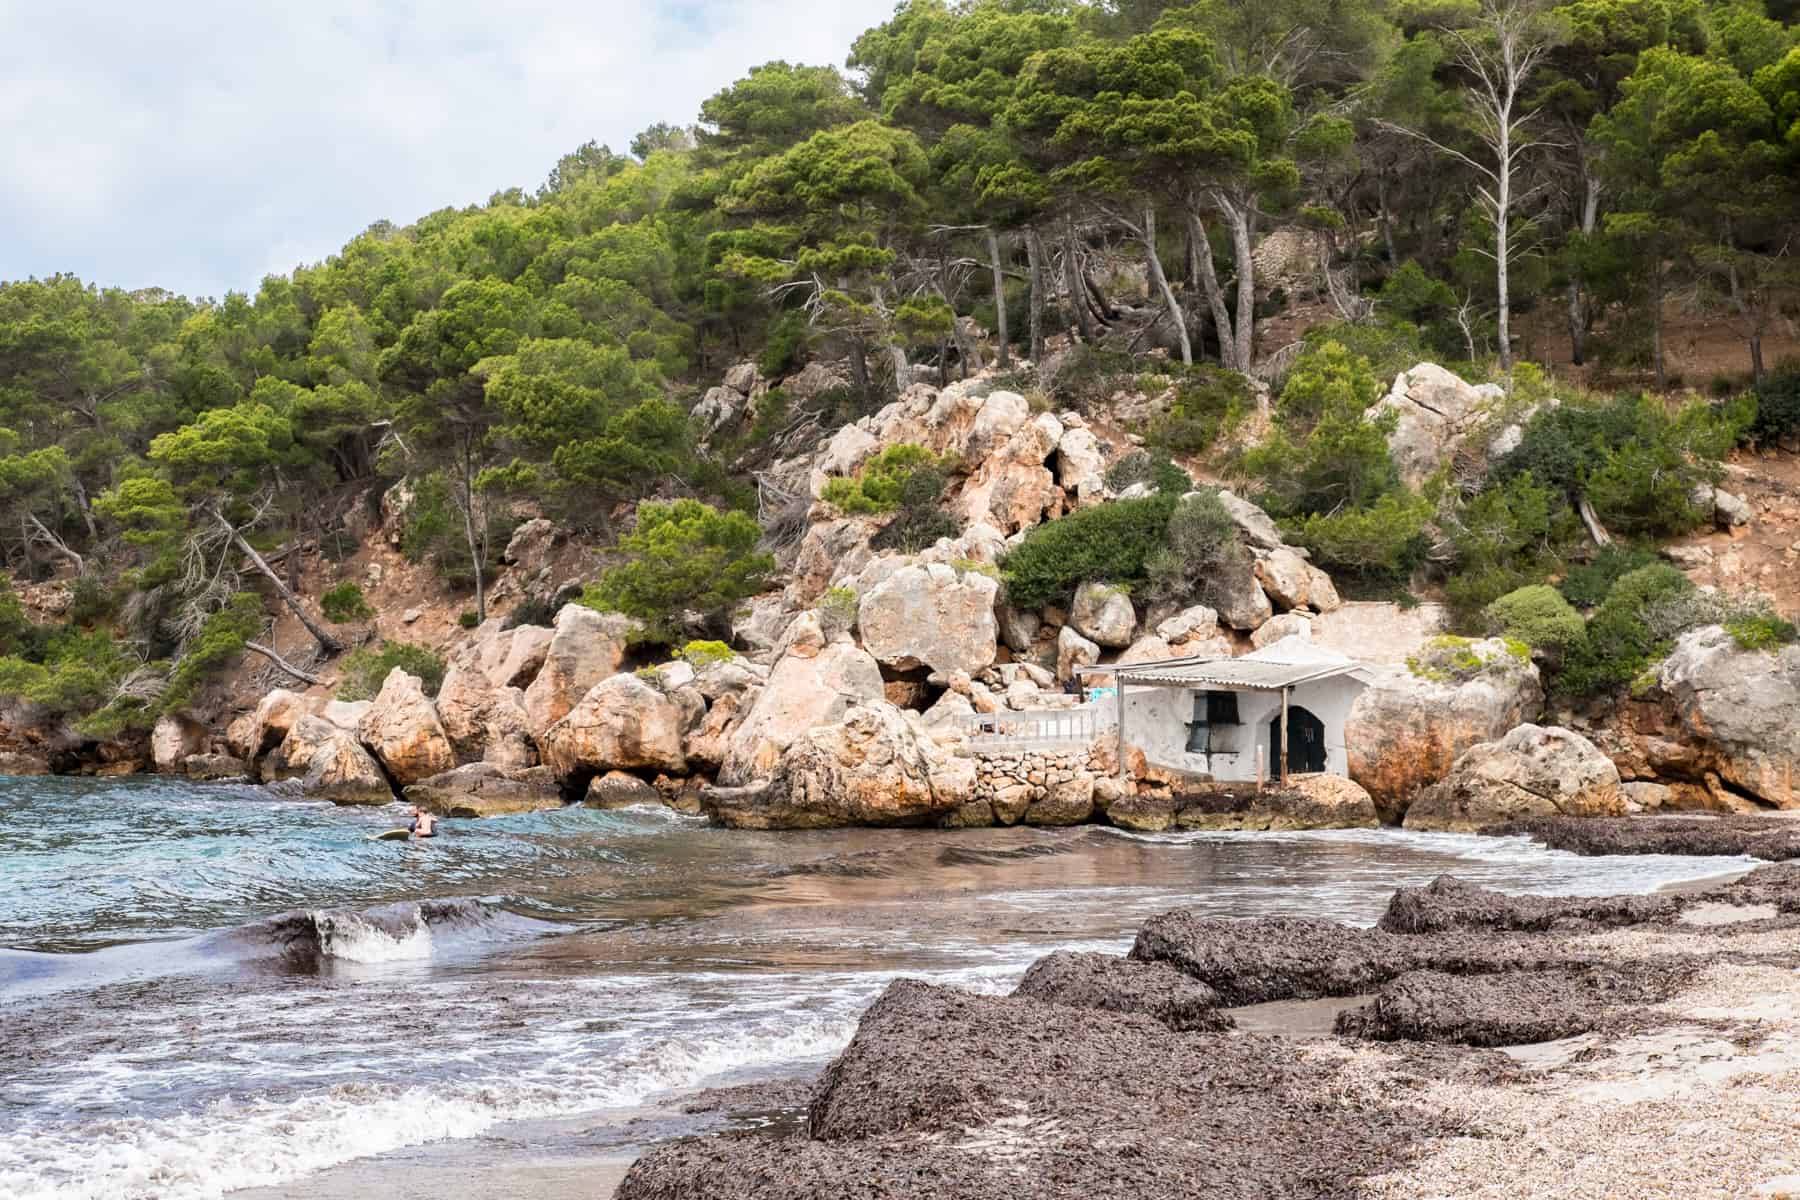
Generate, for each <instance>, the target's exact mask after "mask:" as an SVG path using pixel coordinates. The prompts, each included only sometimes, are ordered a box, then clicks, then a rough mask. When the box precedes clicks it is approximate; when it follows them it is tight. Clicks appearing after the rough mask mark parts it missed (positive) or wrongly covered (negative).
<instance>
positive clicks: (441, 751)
mask: <svg viewBox="0 0 1800 1200" xmlns="http://www.w3.org/2000/svg"><path fill="white" fill-rule="evenodd" d="M356 734H357V737H358V739H359V740H360V741H361V742H362V744H363V745H364V746H367V747H368V748H369V750H370V751H371V752H372V753H373V754H374V755H375V757H376V758H377V759H379V760H380V762H381V765H382V766H383V767H385V768H386V769H387V773H388V775H389V776H390V777H391V778H392V779H393V780H394V782H395V783H396V784H397V785H398V786H400V787H405V786H406V785H407V784H410V783H417V782H419V781H420V780H421V779H429V778H431V776H433V775H441V774H442V773H443V772H445V771H448V770H449V769H450V768H452V767H454V766H455V765H456V751H455V749H454V748H453V747H452V746H451V744H450V736H449V735H448V734H447V733H445V732H444V723H443V722H442V721H441V720H439V719H438V714H437V707H436V706H435V705H433V704H432V702H431V700H430V698H429V697H427V696H426V695H425V689H424V686H423V684H422V683H421V682H420V680H419V677H418V676H417V675H408V674H407V673H406V672H405V671H403V670H401V669H400V668H399V667H395V668H394V669H393V670H392V671H390V672H388V677H387V679H386V680H384V681H383V682H382V685H381V692H380V694H379V695H377V696H376V697H375V699H374V700H373V701H371V702H370V705H369V711H368V712H367V713H365V714H364V715H363V719H362V724H361V725H359V726H358V727H357V731H356Z"/></svg>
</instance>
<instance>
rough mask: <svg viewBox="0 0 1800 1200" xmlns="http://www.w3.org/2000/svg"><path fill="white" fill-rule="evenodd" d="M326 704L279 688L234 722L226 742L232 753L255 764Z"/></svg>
mask: <svg viewBox="0 0 1800 1200" xmlns="http://www.w3.org/2000/svg"><path fill="white" fill-rule="evenodd" d="M323 704H324V701H322V700H315V699H313V698H312V697H309V696H302V695H301V694H300V693H298V692H290V691H288V690H287V689H286V688H275V689H274V690H273V691H271V692H269V693H268V694H267V695H265V696H264V697H263V698H262V699H261V700H259V701H257V704H256V708H255V710H253V711H252V712H249V713H246V714H244V715H243V716H241V717H239V718H238V719H237V720H235V721H233V722H232V723H231V727H230V728H229V729H227V730H226V733H225V741H226V744H227V745H229V746H230V747H231V752H232V754H234V755H236V756H237V757H238V758H241V759H243V760H244V761H245V762H252V763H253V762H255V761H256V760H257V759H259V758H261V757H262V756H263V755H264V754H266V753H268V752H269V751H270V750H273V749H274V748H275V747H276V746H278V745H280V744H281V739H282V738H285V737H286V736H287V735H288V731H289V730H291V729H293V727H294V723H295V722H296V721H298V720H299V719H300V718H301V717H304V716H310V715H312V714H314V713H316V712H318V711H319V709H320V708H321V707H322V706H323Z"/></svg>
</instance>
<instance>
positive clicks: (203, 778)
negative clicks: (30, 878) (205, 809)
mask: <svg viewBox="0 0 1800 1200" xmlns="http://www.w3.org/2000/svg"><path fill="white" fill-rule="evenodd" d="M5 758H6V756H5V755H3V754H0V775H6V774H13V772H9V771H7V770H6V769H5V766H4V760H5ZM181 769H182V771H183V772H184V773H185V774H186V775H187V777H188V778H189V779H192V780H194V781H196V782H198V783H241V782H243V781H244V780H247V779H249V778H250V768H249V767H247V766H246V765H245V764H244V760H243V759H241V758H233V757H231V755H229V754H190V755H188V757H187V760H186V761H185V762H183V763H182V764H181Z"/></svg>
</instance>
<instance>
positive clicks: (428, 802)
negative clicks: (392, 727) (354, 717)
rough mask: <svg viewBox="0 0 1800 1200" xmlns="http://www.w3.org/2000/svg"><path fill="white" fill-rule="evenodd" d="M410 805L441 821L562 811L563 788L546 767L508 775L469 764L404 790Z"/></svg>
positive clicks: (490, 766) (483, 765)
mask: <svg viewBox="0 0 1800 1200" xmlns="http://www.w3.org/2000/svg"><path fill="white" fill-rule="evenodd" d="M405 794H406V799H407V802H408V803H410V804H417V805H418V806H419V807H421V808H423V809H426V810H428V811H430V812H434V813H436V814H437V815H438V816H440V817H501V816H505V815H507V814H508V813H521V812H536V811H537V810H539V809H543V808H560V807H562V802H563V799H562V787H561V785H560V784H558V782H557V780H556V775H555V774H554V773H553V772H552V771H551V770H550V769H549V768H548V767H527V768H525V769H524V770H518V771H509V770H506V769H505V768H503V767H498V766H495V765H494V764H493V763H470V764H468V765H467V766H464V767H457V768H456V769H455V770H451V771H445V772H444V773H443V774H442V775H433V776H432V777H431V778H430V779H426V780H421V781H420V782H418V783H415V784H413V785H412V786H411V787H408V788H407V789H406V793H405Z"/></svg>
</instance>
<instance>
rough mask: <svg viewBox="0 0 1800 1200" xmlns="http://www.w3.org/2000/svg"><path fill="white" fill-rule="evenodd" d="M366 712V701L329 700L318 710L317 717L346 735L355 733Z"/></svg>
mask: <svg viewBox="0 0 1800 1200" xmlns="http://www.w3.org/2000/svg"><path fill="white" fill-rule="evenodd" d="M368 711H369V702H368V701H367V700H330V701H327V702H326V704H325V707H324V708H321V709H320V710H319V715H320V716H321V717H323V718H325V719H326V720H327V721H330V722H331V723H332V724H333V725H336V726H337V727H338V728H339V729H342V730H344V731H345V732H346V733H355V732H356V727H357V726H358V725H361V724H362V719H363V715H364V714H365V713H367V712H368Z"/></svg>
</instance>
